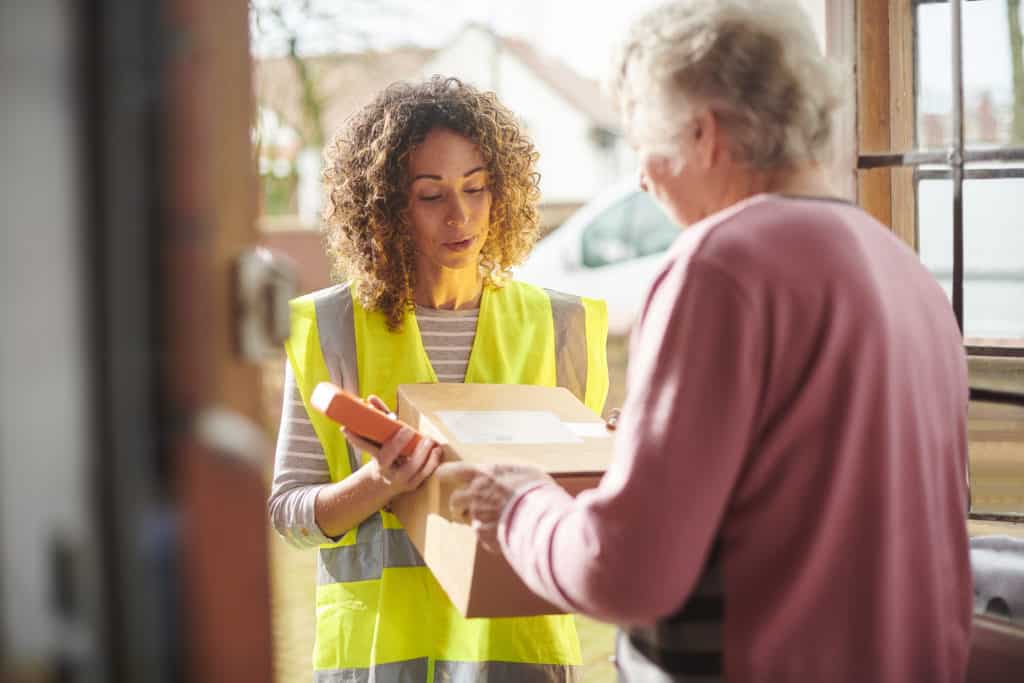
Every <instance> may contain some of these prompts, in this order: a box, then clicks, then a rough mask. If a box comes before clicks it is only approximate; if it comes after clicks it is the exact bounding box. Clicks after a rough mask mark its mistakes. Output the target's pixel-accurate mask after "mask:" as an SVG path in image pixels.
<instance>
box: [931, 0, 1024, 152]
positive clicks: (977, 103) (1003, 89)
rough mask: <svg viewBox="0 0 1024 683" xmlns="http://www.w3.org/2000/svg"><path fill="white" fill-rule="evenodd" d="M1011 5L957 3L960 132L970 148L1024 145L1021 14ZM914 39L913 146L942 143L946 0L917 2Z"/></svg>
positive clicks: (946, 109) (948, 39) (947, 137)
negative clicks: (1012, 13)
mask: <svg viewBox="0 0 1024 683" xmlns="http://www.w3.org/2000/svg"><path fill="white" fill-rule="evenodd" d="M1010 5H1011V3H1009V2H1007V0H975V2H967V3H962V14H961V17H962V23H963V62H964V64H963V67H964V72H963V73H964V135H965V141H966V143H967V144H968V145H970V146H972V147H984V146H988V145H997V144H1001V145H1006V144H1024V62H1022V58H1021V34H1020V27H1021V22H1020V15H1021V13H1020V11H1019V6H1018V11H1017V16H1016V17H1012V18H1011V16H1010V9H1009V7H1010ZM1011 19H1012V20H1011ZM916 40H917V72H916V76H917V145H918V147H920V148H935V147H943V146H946V145H949V144H950V143H951V142H952V139H953V133H952V130H953V129H952V116H951V112H952V106H953V99H952V31H951V23H950V7H949V3H946V2H938V3H927V4H923V5H919V6H918V8H917V35H916ZM1014 83H1016V84H1017V85H1016V87H1015V86H1014Z"/></svg>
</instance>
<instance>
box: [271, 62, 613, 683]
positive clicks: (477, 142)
mask: <svg viewBox="0 0 1024 683" xmlns="http://www.w3.org/2000/svg"><path fill="white" fill-rule="evenodd" d="M326 156H327V168H326V171H325V173H324V179H325V183H326V186H327V192H328V202H327V208H326V211H325V221H326V225H327V237H328V245H329V250H330V253H331V255H332V256H333V257H334V260H335V263H336V265H337V266H338V268H339V270H340V271H341V272H343V273H345V274H347V276H348V277H349V278H351V280H350V281H349V282H348V283H346V284H344V285H339V286H336V287H331V288H329V289H326V290H323V291H319V292H314V293H313V294H310V295H308V296H305V297H302V298H300V299H298V300H296V301H294V302H293V304H292V334H291V338H290V339H289V340H288V343H287V345H286V349H287V352H288V364H287V372H286V378H285V402H284V411H283V415H282V419H281V430H280V434H279V437H278V449H277V458H276V463H275V473H274V485H273V490H272V492H271V496H270V502H269V507H270V514H271V518H272V520H273V523H274V526H275V528H276V529H277V531H278V532H279V533H280V534H281V535H283V536H284V537H285V538H286V539H288V540H290V541H292V542H293V543H295V544H296V545H298V546H300V547H316V546H319V552H318V558H319V564H318V570H317V592H316V614H317V625H316V645H315V651H314V669H315V673H314V680H316V681H408V682H409V683H416V682H423V683H427V682H428V681H478V682H480V683H486V682H488V681H508V682H512V681H516V682H518V681H529V682H533V681H536V682H538V683H539V682H541V681H551V682H552V683H554V682H558V681H567V680H571V679H572V678H573V670H574V666H575V665H577V664H579V663H580V649H579V641H578V639H577V636H576V630H575V625H574V622H573V618H572V617H571V616H541V617H531V618H522V619H472V620H468V619H463V618H462V617H461V616H460V615H459V613H458V612H457V611H456V610H455V608H454V607H453V606H452V604H451V602H450V601H449V599H448V597H447V595H446V594H445V593H444V591H443V590H442V589H441V587H440V586H439V585H438V583H437V581H436V580H435V579H434V577H433V575H432V574H431V573H430V570H429V569H427V568H426V567H425V566H424V564H423V560H422V559H421V558H420V556H419V554H418V553H417V551H416V549H415V547H413V546H412V544H411V542H410V540H409V538H408V536H407V535H406V533H405V531H404V529H403V528H402V525H401V524H400V523H399V521H398V520H397V519H396V518H395V516H394V515H392V514H391V513H390V512H389V510H388V508H387V506H388V503H389V502H390V501H391V500H392V498H394V497H395V496H397V495H400V494H401V493H403V492H406V491H409V490H412V489H415V488H416V487H417V486H418V485H419V484H420V483H421V482H422V481H423V480H424V479H425V478H426V477H427V476H429V475H430V474H431V473H432V472H433V471H434V468H435V467H436V466H437V464H438V462H439V460H440V457H441V451H440V448H438V447H437V446H436V444H434V442H432V441H431V440H430V439H423V440H422V441H421V444H420V446H419V447H418V448H417V449H416V450H415V452H414V453H413V454H412V455H411V456H409V457H405V456H401V457H396V456H397V454H398V451H399V450H400V449H401V448H402V447H403V446H404V445H405V444H406V443H407V442H408V440H409V439H410V438H411V437H412V432H411V431H410V430H409V429H408V428H404V429H402V430H401V431H400V432H399V433H398V434H397V435H396V436H395V437H394V438H392V439H391V440H389V441H388V442H387V443H385V444H383V445H382V447H381V448H380V449H378V448H376V447H375V446H373V445H371V444H369V443H366V442H364V441H361V440H360V439H358V438H356V437H354V436H349V437H348V439H349V442H350V443H351V444H352V446H349V445H348V444H346V441H345V438H344V437H343V434H342V432H341V431H340V430H339V429H338V427H337V425H334V424H332V423H330V422H329V421H328V420H327V419H326V418H325V417H323V416H322V415H319V414H318V413H316V412H315V411H311V410H310V409H309V398H310V394H311V393H312V391H313V389H314V387H315V386H316V385H317V384H318V383H319V382H321V381H324V380H331V381H333V382H335V383H336V384H339V385H342V386H344V387H345V388H346V389H348V390H349V391H351V392H353V393H356V394H359V395H362V396H365V397H374V398H373V399H372V401H373V402H374V404H375V405H376V406H377V407H378V408H379V409H382V410H387V407H388V406H392V407H393V406H394V405H395V400H396V387H397V385H399V384H403V383H417V382H437V381H443V382H489V383H499V384H538V385H547V386H553V385H555V384H558V385H560V386H564V387H566V388H568V389H570V390H571V391H573V392H574V393H575V394H576V395H577V396H578V397H579V398H580V400H581V401H584V402H586V404H587V405H588V406H590V407H591V408H592V409H593V410H595V411H596V412H600V411H601V408H602V405H603V403H604V399H605V394H606V392H607V388H608V375H607V364H606V360H605V336H606V327H607V325H606V312H605V308H604V304H603V303H600V302H596V301H592V300H589V299H580V298H578V297H573V296H568V295H565V294H560V293H558V292H552V291H545V290H541V289H538V288H536V287H533V286H530V285H527V284H524V283H521V282H516V281H512V280H510V279H509V269H510V267H511V266H513V265H515V264H516V263H518V262H519V261H521V260H522V259H523V258H524V257H525V256H526V254H527V253H528V251H529V249H530V247H531V246H532V245H533V243H534V241H535V240H536V238H537V233H538V230H537V207H536V204H537V198H538V189H537V180H538V176H537V173H536V172H535V164H536V160H537V154H536V152H535V151H534V148H533V145H532V144H531V143H530V141H529V139H528V138H527V137H526V136H525V134H524V133H523V131H522V130H521V129H520V127H519V125H518V124H517V122H516V120H515V118H514V117H513V115H512V114H511V112H509V110H508V109H506V108H505V107H504V106H502V105H501V104H500V103H499V102H498V101H497V100H496V99H495V97H494V95H493V94H491V93H483V92H480V91H478V90H477V89H475V88H473V87H471V86H469V85H466V84H463V83H460V82H459V81H457V80H455V79H444V78H440V77H435V78H433V79H431V80H429V81H426V82H423V83H416V84H396V85H393V86H391V87H388V88H387V89H385V90H384V91H383V92H381V93H380V94H379V95H378V96H377V97H376V98H374V100H373V101H372V102H370V103H369V104H368V105H367V106H366V107H364V108H363V109H362V110H361V111H359V112H358V113H357V114H356V115H355V116H354V117H353V118H352V119H351V121H350V122H349V124H348V126H347V128H346V129H345V130H344V131H343V132H342V133H341V134H340V135H339V136H338V137H337V138H336V139H335V140H334V141H333V143H332V144H331V145H330V146H329V147H328V150H327V155H326ZM360 451H362V455H360ZM371 456H375V457H371Z"/></svg>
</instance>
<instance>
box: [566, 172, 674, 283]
mask: <svg viewBox="0 0 1024 683" xmlns="http://www.w3.org/2000/svg"><path fill="white" fill-rule="evenodd" d="M678 235H679V227H678V226H677V225H676V224H675V223H673V222H672V219H670V218H669V217H668V215H666V214H665V212H664V211H663V210H662V209H661V207H660V206H658V204H657V202H655V201H654V200H653V199H652V198H651V196H650V195H648V194H647V193H646V192H641V191H639V190H638V191H636V192H633V193H631V194H629V195H628V196H626V197H624V198H623V199H621V200H620V201H618V202H616V203H615V204H613V205H612V206H610V207H609V208H607V209H605V211H603V212H602V213H601V214H599V215H598V216H597V218H595V219H594V221H593V222H592V223H590V225H588V226H587V227H586V228H585V229H584V231H583V265H584V266H586V267H587V268H600V267H601V266H607V265H611V264H613V263H619V262H621V261H628V260H630V259H635V258H642V257H644V256H650V255H651V254H657V253H659V252H662V251H665V250H666V249H667V248H668V246H669V245H670V244H672V242H673V241H674V240H675V238H676V237H677V236H678Z"/></svg>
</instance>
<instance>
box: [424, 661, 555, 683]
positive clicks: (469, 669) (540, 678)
mask: <svg viewBox="0 0 1024 683" xmlns="http://www.w3.org/2000/svg"><path fill="white" fill-rule="evenodd" d="M574 672H575V667H572V666H568V665H566V664H528V663H525V662H442V661H438V662H434V683H477V681H510V682H511V681H515V682H516V683H569V681H573V680H575V675H574Z"/></svg>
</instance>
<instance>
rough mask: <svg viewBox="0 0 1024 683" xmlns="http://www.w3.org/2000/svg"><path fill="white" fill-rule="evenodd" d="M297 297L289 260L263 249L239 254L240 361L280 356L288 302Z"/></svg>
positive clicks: (286, 330) (288, 324) (286, 329)
mask: <svg viewBox="0 0 1024 683" xmlns="http://www.w3.org/2000/svg"><path fill="white" fill-rule="evenodd" d="M297 293H298V278H297V275H296V268H295V266H294V265H293V263H292V261H291V259H288V258H287V257H284V256H282V255H280V254H276V253H274V252H272V251H271V250H270V249H267V248H266V247H251V248H248V249H246V250H245V251H243V252H242V253H241V254H239V256H238V259H237V262H236V267H235V296H236V301H237V308H236V316H237V317H236V321H235V322H236V330H235V332H236V340H237V349H238V353H239V354H240V355H241V357H242V358H244V359H245V360H247V361H251V362H259V361H263V360H266V359H267V358H273V357H275V356H276V355H278V354H280V352H281V346H282V345H283V344H284V342H285V341H286V340H287V339H288V334H289V331H290V327H291V311H290V309H289V305H288V302H289V301H291V300H292V299H293V298H295V296H296V294H297Z"/></svg>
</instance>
